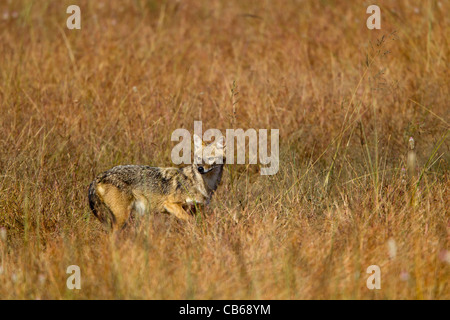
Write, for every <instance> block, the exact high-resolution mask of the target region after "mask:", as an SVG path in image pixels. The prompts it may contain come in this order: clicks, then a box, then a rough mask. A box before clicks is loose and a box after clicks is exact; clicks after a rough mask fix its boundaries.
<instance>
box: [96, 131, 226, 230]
mask: <svg viewBox="0 0 450 320" xmlns="http://www.w3.org/2000/svg"><path fill="white" fill-rule="evenodd" d="M194 144H195V150H196V151H195V152H194V157H195V159H196V160H195V161H194V163H193V164H191V165H188V166H186V167H183V168H176V167H175V168H160V167H150V166H140V165H125V166H117V167H114V168H112V169H110V170H108V171H106V172H104V173H102V174H100V175H99V176H97V178H96V179H95V180H94V181H92V183H91V184H90V186H89V206H90V208H91V210H92V212H93V214H94V215H95V216H96V217H97V218H98V219H99V220H100V221H101V222H102V223H103V224H104V225H105V226H106V227H107V228H110V229H113V230H119V229H121V228H122V227H124V226H125V225H126V223H127V222H128V220H129V219H130V217H131V216H132V215H133V214H137V215H144V214H148V213H149V212H151V211H157V212H164V211H166V212H168V213H171V214H173V215H175V216H176V217H177V218H179V219H182V220H190V219H192V215H191V214H189V213H188V212H191V211H194V210H192V209H194V208H193V207H195V206H197V205H200V206H202V205H207V204H209V202H210V200H211V197H212V195H213V193H214V192H215V191H216V189H217V187H218V185H219V183H220V180H221V178H222V173H223V166H224V163H225V139H224V138H223V137H221V138H219V139H217V141H215V142H213V143H211V144H209V145H207V146H206V145H205V144H203V142H202V140H201V138H200V137H198V136H197V135H194ZM204 151H208V152H204ZM186 210H187V211H188V212H187V211H186Z"/></svg>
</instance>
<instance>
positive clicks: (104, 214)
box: [89, 180, 116, 229]
mask: <svg viewBox="0 0 450 320" xmlns="http://www.w3.org/2000/svg"><path fill="white" fill-rule="evenodd" d="M96 187H97V181H96V180H94V181H92V183H91V184H90V185H89V207H90V208H91V210H92V213H93V214H94V216H96V217H97V218H98V219H99V220H100V221H101V222H102V223H103V224H104V225H105V226H106V227H107V228H109V229H111V228H113V226H114V224H115V222H116V218H115V216H114V214H113V213H112V211H111V210H110V209H109V208H108V206H107V205H106V204H105V203H104V202H103V201H102V200H101V199H100V197H99V196H98V194H97V190H96V189H97V188H96Z"/></svg>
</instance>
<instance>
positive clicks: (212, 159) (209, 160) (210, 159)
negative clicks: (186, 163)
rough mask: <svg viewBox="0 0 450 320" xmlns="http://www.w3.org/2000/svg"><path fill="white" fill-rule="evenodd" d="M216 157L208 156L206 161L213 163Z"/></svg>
mask: <svg viewBox="0 0 450 320" xmlns="http://www.w3.org/2000/svg"><path fill="white" fill-rule="evenodd" d="M214 160H215V159H214V157H208V159H206V161H207V162H208V163H210V164H211V163H213V162H214Z"/></svg>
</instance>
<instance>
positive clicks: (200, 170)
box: [197, 167, 205, 173]
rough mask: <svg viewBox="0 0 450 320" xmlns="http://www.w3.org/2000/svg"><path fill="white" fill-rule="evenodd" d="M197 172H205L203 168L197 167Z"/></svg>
mask: <svg viewBox="0 0 450 320" xmlns="http://www.w3.org/2000/svg"><path fill="white" fill-rule="evenodd" d="M197 170H198V172H200V173H203V172H204V171H205V168H203V167H198V168H197Z"/></svg>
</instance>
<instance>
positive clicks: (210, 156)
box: [193, 134, 225, 175]
mask: <svg viewBox="0 0 450 320" xmlns="http://www.w3.org/2000/svg"><path fill="white" fill-rule="evenodd" d="M194 146H195V148H194V164H193V166H194V169H195V170H197V171H198V172H199V173H200V174H202V175H209V174H212V173H214V172H216V173H217V171H219V170H218V169H220V170H221V169H222V167H223V164H224V163H225V138H224V137H223V136H222V137H220V138H218V139H216V141H214V142H213V143H211V144H208V145H206V144H205V143H204V142H203V141H202V139H201V138H200V137H199V136H198V135H196V134H194Z"/></svg>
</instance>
